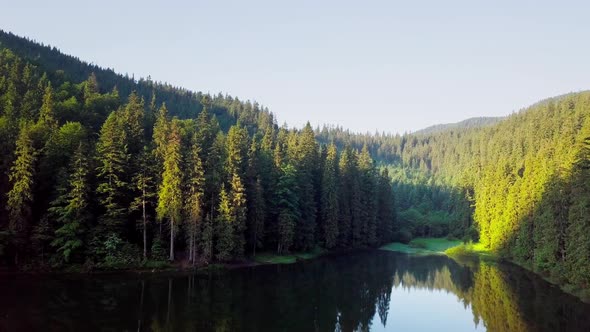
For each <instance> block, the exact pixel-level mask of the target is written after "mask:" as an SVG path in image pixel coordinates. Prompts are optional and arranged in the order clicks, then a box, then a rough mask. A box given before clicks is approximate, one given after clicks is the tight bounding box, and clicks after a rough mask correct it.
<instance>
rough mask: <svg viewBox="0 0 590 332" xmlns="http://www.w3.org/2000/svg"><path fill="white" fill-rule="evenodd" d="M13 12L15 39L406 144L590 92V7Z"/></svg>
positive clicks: (44, 6)
mask: <svg viewBox="0 0 590 332" xmlns="http://www.w3.org/2000/svg"><path fill="white" fill-rule="evenodd" d="M4 2H6V3H3V4H2V5H1V8H2V9H1V10H0V28H2V29H4V30H9V31H12V32H14V33H16V34H19V35H25V36H28V37H31V38H34V39H36V40H38V41H42V42H44V43H49V44H51V45H53V46H56V47H58V48H59V49H61V50H62V51H64V52H65V53H69V54H72V55H75V56H78V57H80V58H81V59H84V60H86V61H89V62H93V63H96V64H98V65H101V66H105V67H110V68H114V69H115V70H116V71H118V72H122V73H129V74H135V77H136V78H137V77H140V76H141V77H146V76H147V75H151V76H152V78H153V79H156V80H161V81H167V82H170V83H172V84H174V85H179V86H182V87H185V88H188V89H191V90H200V91H209V92H212V93H217V92H220V91H221V92H224V93H229V94H231V95H235V96H238V97H240V98H241V99H251V100H257V101H258V102H260V103H262V104H263V105H266V106H268V107H269V108H270V109H271V111H273V112H274V113H275V114H277V116H278V119H279V122H280V124H282V123H283V122H285V121H286V122H287V123H288V124H289V125H290V126H301V125H302V124H304V123H305V122H306V121H307V120H309V121H311V123H312V124H313V125H316V124H323V123H331V124H339V125H342V126H344V127H346V128H350V129H352V130H354V131H371V132H372V131H374V130H376V129H378V130H380V131H381V130H383V131H389V132H404V131H411V130H416V129H420V128H422V127H426V126H428V125H432V124H436V123H446V122H455V121H459V120H462V119H465V118H469V117H473V116H495V115H506V114H509V113H511V112H512V111H514V110H518V109H520V108H522V107H525V106H528V105H530V104H531V103H534V102H535V101H538V100H540V99H543V98H546V97H550V96H554V95H557V94H562V93H566V92H571V91H579V90H585V89H589V88H590V43H589V42H588V38H589V36H590V19H589V16H588V15H589V13H590V5H589V2H587V1H578V2H573V1H477V0H466V1H307V0H298V1H276V0H274V1H272V0H270V1H125V0H119V1H111V0H103V1H40V0H36V1H4Z"/></svg>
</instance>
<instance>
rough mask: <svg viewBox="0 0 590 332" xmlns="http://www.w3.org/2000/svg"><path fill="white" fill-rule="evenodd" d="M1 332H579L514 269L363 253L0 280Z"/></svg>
mask: <svg viewBox="0 0 590 332" xmlns="http://www.w3.org/2000/svg"><path fill="white" fill-rule="evenodd" d="M0 294H1V295H0V331H4V330H6V331H35V330H43V331H80V330H83V331H95V330H96V331H125V330H126V331H132V330H133V331H147V330H152V331H393V330H396V331H397V330H404V331H407V330H425V331H426V330H433V329H436V330H437V331H473V330H476V331H484V330H487V331H589V330H590V317H589V313H590V305H587V304H583V303H581V302H579V301H578V300H576V299H575V298H572V297H571V296H568V295H566V294H563V293H562V292H560V291H559V290H558V289H556V288H555V287H552V286H550V285H548V284H547V283H546V282H545V281H543V280H541V279H539V278H538V277H536V276H535V275H532V274H530V273H527V272H526V271H523V270H521V269H519V268H516V267H513V266H504V265H502V266H492V265H487V264H485V263H479V262H468V263H462V264H459V263H457V262H455V261H453V260H451V259H448V258H446V257H444V256H425V257H416V256H407V255H402V254H395V253H390V252H383V251H368V252H361V253H357V254H353V255H347V256H336V257H325V258H322V259H318V260H314V261H311V262H304V263H301V264H295V265H285V266H260V267H255V268H244V269H237V270H232V271H227V272H213V273H201V274H196V275H195V274H191V275H169V276H162V275H159V276H149V277H142V278H138V277H137V276H129V277H121V276H110V277H109V276H101V277H96V276H94V277H90V278H88V277H87V278H85V279H82V278H78V277H72V278H63V277H61V278H55V277H53V278H49V279H47V278H43V279H40V278H31V277H28V278H18V279H17V278H15V277H7V276H5V277H1V278H0Z"/></svg>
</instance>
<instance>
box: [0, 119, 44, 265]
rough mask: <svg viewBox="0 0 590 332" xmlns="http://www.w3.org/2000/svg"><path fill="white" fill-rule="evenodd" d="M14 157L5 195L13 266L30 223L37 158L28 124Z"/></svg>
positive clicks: (17, 142) (21, 134)
mask: <svg viewBox="0 0 590 332" xmlns="http://www.w3.org/2000/svg"><path fill="white" fill-rule="evenodd" d="M15 156H16V158H15V160H14V164H13V165H12V167H11V168H10V173H9V176H8V177H9V181H10V183H11V185H12V188H11V189H10V191H9V192H8V194H7V196H8V201H7V202H6V203H7V204H6V208H7V209H8V212H9V220H10V223H9V229H10V232H11V233H12V237H13V239H12V240H13V243H14V244H15V245H16V247H17V253H16V256H15V264H18V249H19V248H21V247H22V246H23V245H24V243H25V240H26V236H27V232H28V230H29V227H30V225H31V222H32V221H31V217H32V210H31V209H32V203H33V184H34V181H35V173H36V172H35V163H36V161H37V156H38V152H37V151H36V150H35V148H34V147H33V139H32V138H31V132H30V125H29V124H26V123H25V124H24V125H23V126H22V127H21V129H20V132H19V135H18V139H17V141H16V150H15Z"/></svg>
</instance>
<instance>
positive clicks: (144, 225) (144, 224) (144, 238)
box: [141, 189, 147, 260]
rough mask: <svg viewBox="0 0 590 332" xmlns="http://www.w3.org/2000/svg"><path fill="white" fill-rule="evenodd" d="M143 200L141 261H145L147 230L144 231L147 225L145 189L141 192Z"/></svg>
mask: <svg viewBox="0 0 590 332" xmlns="http://www.w3.org/2000/svg"><path fill="white" fill-rule="evenodd" d="M143 197H144V198H143V200H142V202H141V204H142V207H143V259H144V260H146V259H147V230H146V225H147V220H146V219H147V217H146V212H145V189H144V190H143Z"/></svg>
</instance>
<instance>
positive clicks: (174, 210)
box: [157, 119, 183, 261]
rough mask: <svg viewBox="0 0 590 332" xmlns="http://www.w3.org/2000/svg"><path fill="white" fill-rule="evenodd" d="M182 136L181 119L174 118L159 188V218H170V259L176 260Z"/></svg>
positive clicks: (180, 200)
mask: <svg viewBox="0 0 590 332" xmlns="http://www.w3.org/2000/svg"><path fill="white" fill-rule="evenodd" d="M180 147H181V137H180V121H179V120H178V119H173V120H172V122H171V124H170V132H169V134H168V136H167V144H166V150H165V153H164V156H163V157H164V169H163V172H162V183H161V184H160V188H159V190H158V208H157V216H158V220H160V221H162V220H164V219H167V220H168V225H169V228H170V254H169V257H168V259H169V260H170V261H174V239H175V235H176V234H175V232H176V229H177V228H178V223H179V222H180V217H181V213H182V205H183V204H182V171H181V151H180Z"/></svg>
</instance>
